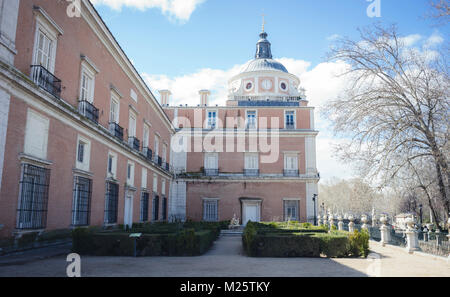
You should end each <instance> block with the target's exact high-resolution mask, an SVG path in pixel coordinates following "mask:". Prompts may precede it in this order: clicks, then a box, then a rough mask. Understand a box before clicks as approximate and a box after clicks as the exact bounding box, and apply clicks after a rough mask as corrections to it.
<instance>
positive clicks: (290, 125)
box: [286, 123, 295, 130]
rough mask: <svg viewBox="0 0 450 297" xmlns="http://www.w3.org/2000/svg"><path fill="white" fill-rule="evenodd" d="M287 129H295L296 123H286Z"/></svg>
mask: <svg viewBox="0 0 450 297" xmlns="http://www.w3.org/2000/svg"><path fill="white" fill-rule="evenodd" d="M286 129H287V130H294V129H295V125H294V124H293V123H286Z"/></svg>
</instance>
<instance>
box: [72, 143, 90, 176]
mask: <svg viewBox="0 0 450 297" xmlns="http://www.w3.org/2000/svg"><path fill="white" fill-rule="evenodd" d="M90 155H91V142H90V141H89V140H87V139H86V138H84V137H81V136H78V140H77V161H76V165H75V167H76V168H77V169H80V170H84V171H89V162H90Z"/></svg>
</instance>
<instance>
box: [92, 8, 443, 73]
mask: <svg viewBox="0 0 450 297" xmlns="http://www.w3.org/2000/svg"><path fill="white" fill-rule="evenodd" d="M124 2H126V1H124ZM137 2H138V1H137ZM368 5H370V2H367V1H366V0H322V1H316V0H314V1H313V0H277V1H274V0H258V1H256V0H244V1H242V0H207V1H205V2H203V3H200V4H198V5H197V6H196V8H195V10H194V11H193V13H192V14H191V15H190V18H189V19H188V20H180V19H176V18H175V17H173V16H169V15H167V13H166V14H163V13H162V11H161V9H159V8H152V9H147V10H140V9H139V8H136V7H127V6H123V7H122V8H121V10H116V9H112V8H111V7H110V6H107V5H101V4H97V5H96V8H97V9H98V11H99V13H100V15H101V16H102V17H103V19H104V20H105V22H106V24H107V25H108V26H109V28H110V30H111V31H112V32H113V34H114V35H115V37H116V38H117V40H118V41H119V43H120V44H121V46H122V47H123V48H124V50H125V51H126V53H127V54H128V56H129V57H130V58H131V59H132V60H133V62H134V63H135V66H136V67H137V69H138V70H139V71H142V72H146V73H152V74H166V75H170V76H173V75H183V74H187V73H190V72H193V71H195V70H197V69H200V68H206V67H209V68H214V69H216V68H217V69H228V68H230V67H232V66H233V65H235V64H238V63H240V64H242V63H244V62H246V61H247V60H249V59H251V58H252V56H253V55H254V47H255V43H256V41H257V40H258V34H259V32H260V28H261V14H262V13H263V12H264V14H266V22H267V25H266V31H267V32H268V34H269V39H270V41H271V42H272V45H273V54H274V56H275V57H289V58H293V59H303V60H306V61H310V62H312V64H313V65H316V64H318V63H320V62H321V61H322V60H323V59H324V57H325V53H326V52H327V49H328V46H329V40H328V39H327V38H328V37H330V36H333V35H335V34H338V35H344V36H350V37H357V36H356V34H357V32H356V28H357V27H362V26H366V25H369V24H371V23H373V22H375V21H381V22H383V23H387V24H390V23H397V24H398V25H399V27H400V30H401V32H402V33H403V34H405V35H408V34H422V35H430V34H431V33H432V32H433V31H435V30H439V31H441V30H442V27H433V26H432V23H431V22H430V21H429V20H425V19H424V18H423V16H424V14H425V13H426V12H427V10H428V0H413V1H411V0H381V18H369V17H368V16H367V15H366V9H367V7H368Z"/></svg>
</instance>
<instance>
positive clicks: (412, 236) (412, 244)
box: [405, 229, 419, 253]
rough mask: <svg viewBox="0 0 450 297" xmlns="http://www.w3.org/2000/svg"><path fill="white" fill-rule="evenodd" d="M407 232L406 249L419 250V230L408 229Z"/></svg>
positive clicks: (410, 250)
mask: <svg viewBox="0 0 450 297" xmlns="http://www.w3.org/2000/svg"><path fill="white" fill-rule="evenodd" d="M405 234H406V242H407V246H406V250H407V251H408V253H412V252H414V251H417V250H419V237H418V233H417V231H416V230H414V229H408V230H407V231H406V232H405Z"/></svg>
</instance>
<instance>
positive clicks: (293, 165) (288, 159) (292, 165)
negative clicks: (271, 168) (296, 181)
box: [284, 153, 298, 170]
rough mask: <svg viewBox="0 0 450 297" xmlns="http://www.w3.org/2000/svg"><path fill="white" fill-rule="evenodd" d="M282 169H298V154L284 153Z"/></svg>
mask: <svg viewBox="0 0 450 297" xmlns="http://www.w3.org/2000/svg"><path fill="white" fill-rule="evenodd" d="M284 169H285V170H298V154H296V153H287V154H284Z"/></svg>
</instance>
